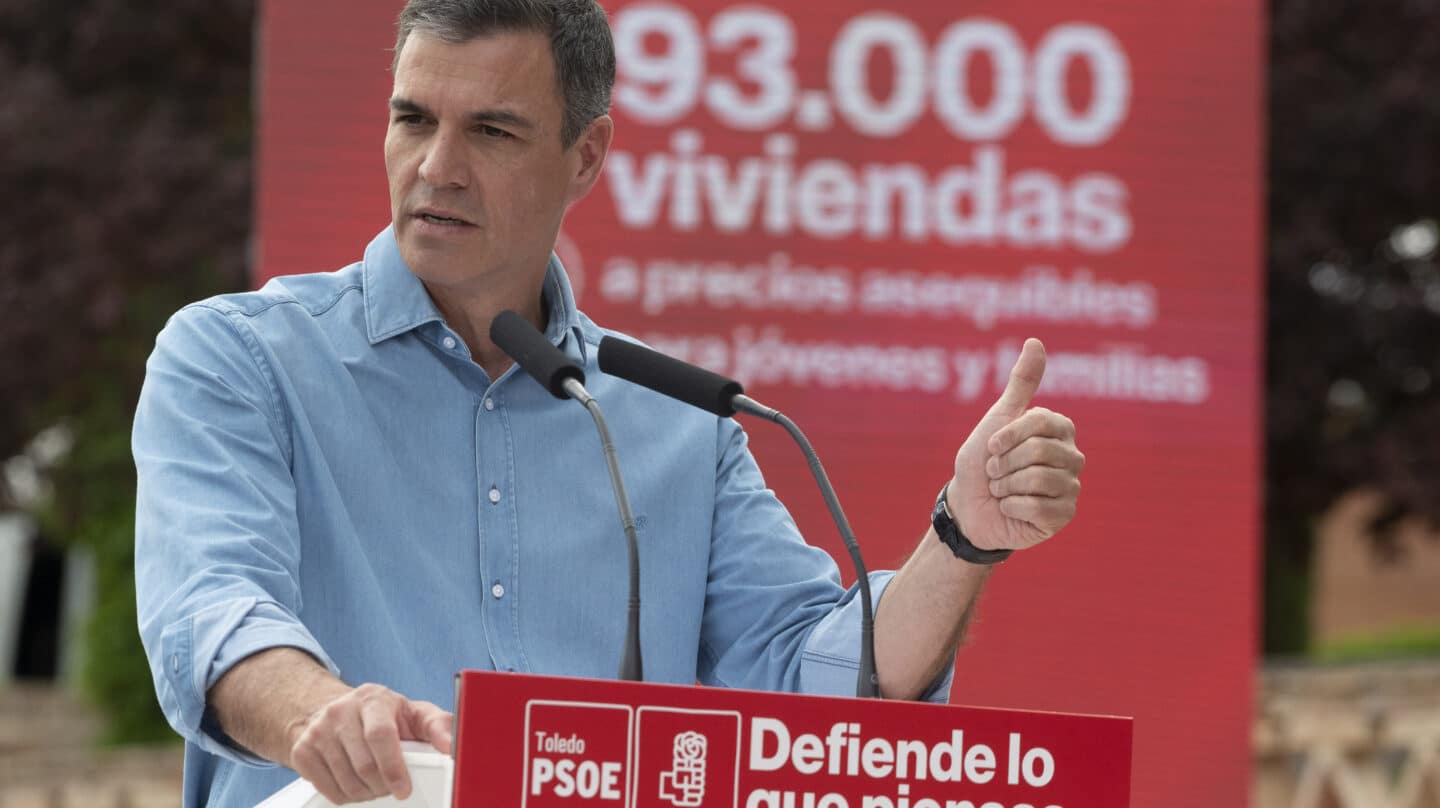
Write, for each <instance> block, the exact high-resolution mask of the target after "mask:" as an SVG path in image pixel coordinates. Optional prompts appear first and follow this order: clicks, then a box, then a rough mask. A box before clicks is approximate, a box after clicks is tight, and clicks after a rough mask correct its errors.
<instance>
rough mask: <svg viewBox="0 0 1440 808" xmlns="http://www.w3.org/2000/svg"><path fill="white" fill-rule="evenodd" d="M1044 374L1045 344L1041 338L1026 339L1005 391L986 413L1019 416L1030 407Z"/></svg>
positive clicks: (1010, 416)
mask: <svg viewBox="0 0 1440 808" xmlns="http://www.w3.org/2000/svg"><path fill="white" fill-rule="evenodd" d="M1044 375H1045V346H1044V345H1043V344H1042V343H1041V342H1040V340H1038V339H1035V338H1034V337H1031V338H1030V339H1027V340H1025V347H1023V348H1021V349H1020V358H1019V359H1016V360H1015V367H1014V368H1012V369H1011V370H1010V381H1009V382H1008V383H1007V384H1006V385H1005V392H1003V393H1001V394H1000V399H999V400H998V401H996V402H995V405H994V406H992V407H991V408H990V412H988V413H986V415H1003V416H1006V417H1009V418H1019V417H1020V416H1021V415H1023V414H1024V413H1025V410H1027V409H1029V407H1030V402H1031V401H1032V400H1034V398H1035V391H1036V390H1038V389H1040V379H1041V378H1042V377H1044Z"/></svg>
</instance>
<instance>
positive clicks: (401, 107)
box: [390, 98, 432, 118]
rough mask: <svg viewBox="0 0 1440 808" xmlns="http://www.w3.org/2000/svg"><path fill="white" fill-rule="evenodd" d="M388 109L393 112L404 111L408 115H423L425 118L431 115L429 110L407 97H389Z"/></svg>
mask: <svg viewBox="0 0 1440 808" xmlns="http://www.w3.org/2000/svg"><path fill="white" fill-rule="evenodd" d="M390 109H392V110H394V111H395V112H404V113H407V114H410V115H424V116H425V117H427V118H428V117H432V116H431V115H430V110H428V109H426V108H424V107H422V106H420V105H419V104H417V103H415V102H414V101H411V100H410V99H408V98H392V99H390Z"/></svg>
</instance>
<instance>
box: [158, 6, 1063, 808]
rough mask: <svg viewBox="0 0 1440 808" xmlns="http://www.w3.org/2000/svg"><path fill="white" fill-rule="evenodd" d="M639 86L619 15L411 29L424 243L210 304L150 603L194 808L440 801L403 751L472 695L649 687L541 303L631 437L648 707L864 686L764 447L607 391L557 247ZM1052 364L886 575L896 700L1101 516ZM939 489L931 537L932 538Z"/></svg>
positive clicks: (974, 439) (398, 62)
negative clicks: (489, 680)
mask: <svg viewBox="0 0 1440 808" xmlns="http://www.w3.org/2000/svg"><path fill="white" fill-rule="evenodd" d="M613 80H614V56H613V51H612V49H611V44H610V37H609V31H608V28H607V26H606V21H605V17H604V14H603V12H602V11H601V10H600V9H599V8H598V6H595V5H594V4H593V2H591V0H411V2H410V3H409V4H408V5H407V6H406V8H405V10H404V12H403V13H402V15H401V19H400V29H399V37H398V41H397V44H396V55H395V65H394V91H393V94H392V96H391V98H390V118H389V124H388V129H387V132H386V136H385V165H386V171H387V174H388V176H389V182H390V197H391V209H392V211H391V212H392V224H391V227H390V228H388V229H387V230H386V231H384V232H382V233H381V234H380V235H379V236H377V237H376V238H375V240H374V241H373V242H372V243H371V244H370V245H369V246H368V247H367V248H366V250H365V255H364V260H363V261H361V262H360V263H358V264H355V265H352V266H350V267H347V268H346V269H344V270H341V271H339V272H335V273H328V274H320V275H302V276H295V277H291V278H285V279H279V280H277V281H274V282H272V283H270V284H268V285H267V286H266V287H265V288H264V289H262V290H260V291H259V292H255V293H249V294H241V295H230V296H225V297H221V298H216V299H212V300H208V301H203V302H201V303H197V304H194V305H192V306H189V307H187V308H186V309H184V310H182V311H181V312H179V313H178V314H177V315H176V316H175V317H173V318H172V319H171V321H170V323H169V324H167V326H166V328H165V330H164V331H163V332H162V333H161V335H160V336H159V338H158V340H157V345H156V349H155V353H154V354H153V355H152V357H151V360H150V363H149V366H148V369H147V376H146V382H145V389H144V392H143V394H142V397H141V402H140V406H139V409H138V411H137V414H136V423H135V434H134V451H135V459H136V465H137V468H138V471H139V478H140V485H139V491H138V501H137V517H136V576H137V589H138V595H139V613H140V627H141V634H142V637H143V639H144V641H145V645H146V649H147V653H148V654H149V657H150V660H151V664H152V667H153V669H154V675H155V681H156V688H157V692H158V694H159V696H160V701H161V704H162V706H163V708H164V709H165V711H166V714H167V715H168V717H169V718H170V720H171V722H172V724H174V726H175V727H176V729H177V730H178V731H179V732H180V733H181V734H182V735H184V736H185V738H186V740H187V742H188V743H187V747H186V770H185V771H186V777H185V804H186V805H187V806H198V805H216V806H249V805H253V804H254V803H256V802H258V801H259V800H261V799H263V798H264V797H265V796H267V795H268V794H270V793H272V792H273V791H275V790H276V789H278V788H279V787H280V786H281V785H283V784H284V783H285V782H286V781H287V780H288V779H289V777H290V776H292V775H290V774H289V773H288V772H287V771H286V770H285V769H283V768H277V767H275V766H273V765H271V764H280V766H283V767H288V768H290V769H294V770H295V771H296V772H299V773H300V774H301V775H303V776H304V777H306V778H308V779H309V780H311V781H312V782H314V783H315V784H316V786H317V787H318V788H319V789H320V791H321V792H322V793H323V794H325V796H327V797H328V798H329V799H331V800H332V801H334V802H337V803H339V802H347V801H359V800H366V799H371V798H374V797H376V796H380V795H384V794H389V793H394V794H397V795H399V796H405V795H407V794H408V793H409V790H410V783H409V781H408V778H407V776H406V772H405V769H404V764H403V759H402V757H401V753H400V747H399V741H400V740H401V739H415V740H422V741H428V742H430V743H432V744H433V745H434V746H435V748H437V749H439V750H441V751H448V750H449V749H450V746H451V744H452V743H453V738H452V732H453V717H452V716H451V715H450V713H448V712H446V710H445V709H443V708H442V707H439V706H437V703H440V704H447V705H448V704H450V702H451V687H452V684H451V677H452V675H453V673H454V672H455V671H456V670H458V669H461V668H493V669H498V670H524V671H534V672H540V673H555V674H564V675H577V676H613V675H614V670H615V667H616V663H617V660H618V653H619V647H620V637H621V635H622V633H623V623H624V616H623V611H624V609H623V603H624V593H623V591H621V587H620V586H619V585H618V583H617V582H618V581H620V580H622V579H623V575H621V574H620V570H621V569H622V567H623V565H624V563H625V560H624V559H625V554H624V550H623V545H622V544H621V543H620V541H619V538H618V537H619V530H618V527H619V526H618V519H617V518H616V515H615V512H614V503H613V500H612V499H611V492H610V490H609V488H608V486H607V485H606V482H605V480H606V475H605V472H604V468H603V465H602V461H601V459H600V452H599V451H598V446H597V445H596V444H595V438H594V434H593V432H592V431H591V428H590V425H589V423H588V421H587V419H588V416H587V415H586V414H585V412H584V411H583V410H582V409H581V408H579V407H577V406H575V405H574V404H573V403H571V402H561V401H557V400H555V399H553V398H551V397H550V396H549V395H548V394H547V393H546V392H544V391H543V390H542V389H541V388H540V387H539V386H538V385H536V384H535V383H534V382H533V381H532V380H530V379H529V378H528V377H527V376H525V375H523V374H521V373H517V369H516V368H514V367H513V366H512V365H511V362H510V360H509V358H508V357H506V356H505V355H504V354H503V353H502V352H501V351H500V350H499V349H497V348H496V346H494V345H493V344H492V343H491V342H490V341H489V339H488V336H487V335H488V331H489V324H490V321H491V319H492V318H493V317H494V316H495V315H496V314H497V313H498V312H500V311H502V310H505V309H513V310H515V311H517V312H520V313H521V314H522V315H523V316H525V317H526V318H527V319H529V320H530V321H531V322H532V323H534V324H535V326H536V327H537V328H539V329H541V330H542V331H543V332H544V333H545V334H546V335H547V336H548V337H549V338H550V339H551V340H552V341H553V342H555V344H557V345H558V346H559V347H560V348H561V349H562V350H564V351H565V352H566V353H568V354H569V355H571V356H572V357H573V358H575V359H576V360H577V361H580V362H582V363H584V364H585V365H586V366H587V371H588V372H589V374H590V379H591V385H590V387H591V390H592V392H594V393H595V394H596V395H597V397H598V398H600V399H601V400H602V401H605V402H606V405H607V408H608V411H609V412H610V413H611V419H612V421H613V423H612V425H611V427H612V431H613V432H614V434H615V440H616V443H617V445H618V446H619V447H620V452H621V455H622V457H623V460H624V463H625V472H626V476H627V486H628V487H629V488H630V489H631V494H632V500H633V502H634V506H635V510H636V512H637V514H638V515H639V520H640V521H642V522H643V523H644V524H645V528H644V529H643V530H642V531H641V534H640V541H641V554H642V564H643V569H644V574H643V581H644V591H643V601H644V604H645V610H644V614H643V617H642V628H641V639H642V644H643V646H644V648H645V651H646V658H645V666H646V668H645V669H646V674H647V678H649V679H652V680H655V681H667V682H676V683H689V682H693V681H696V680H697V679H698V680H700V681H702V682H705V683H709V684H720V685H731V686H739V687H752V688H770V689H792V690H803V691H807V692H816V693H833V694H845V693H847V692H853V691H852V690H851V688H853V682H854V677H855V666H856V662H855V660H854V656H855V648H856V646H857V642H856V633H857V628H856V626H857V619H856V611H857V607H856V603H855V600H856V599H855V598H854V596H853V595H854V590H853V588H852V590H851V591H848V592H847V591H846V590H844V589H843V588H842V587H840V585H839V576H838V573H837V571H836V569H835V567H834V564H833V563H832V562H831V561H830V559H829V558H828V557H827V556H825V554H824V553H822V552H820V551H819V550H816V549H814V548H810V547H808V546H807V545H805V544H804V542H803V541H802V540H801V539H800V538H799V536H798V533H797V531H796V529H795V525H794V523H793V522H792V521H791V520H790V519H789V517H788V515H787V514H786V513H785V511H784V509H783V507H781V506H780V504H779V503H778V502H777V501H776V500H775V498H774V496H773V495H772V494H771V493H770V492H769V491H768V490H766V489H765V487H764V482H763V480H762V479H761V477H760V474H759V471H758V469H757V468H756V467H755V464H754V461H753V459H752V458H751V456H750V454H749V452H748V450H747V449H746V444H745V435H744V433H743V432H742V431H740V429H739V427H738V426H737V425H736V424H735V423H734V422H733V421H731V420H729V419H717V418H714V417H713V416H709V415H706V414H704V413H702V412H699V411H698V410H692V409H690V408H687V407H685V406H683V405H680V404H677V403H674V402H671V401H668V400H666V399H664V398H662V397H660V396H657V395H655V394H653V393H650V392H649V391H645V390H642V389H640V388H637V387H635V386H633V385H628V384H625V383H623V382H621V381H619V380H616V379H613V378H609V377H606V376H604V375H602V374H600V373H599V372H598V370H597V369H596V366H595V362H596V359H595V350H596V345H597V344H598V341H599V339H600V337H601V336H602V334H603V333H605V332H602V330H601V329H599V328H598V327H596V326H595V325H594V324H593V323H591V322H590V321H589V320H588V319H587V318H585V317H584V316H583V315H582V314H580V313H579V312H577V311H576V310H575V306H574V300H573V297H572V295H571V292H570V288H569V284H568V281H567V280H566V278H565V273H564V270H563V267H561V266H560V264H559V262H558V261H557V260H556V259H555V258H554V257H553V256H552V254H551V247H552V245H553V244H554V242H555V237H556V234H557V232H558V230H559V227H560V223H561V219H562V217H563V215H564V213H565V212H566V210H567V209H568V208H569V206H570V205H572V204H573V203H575V202H576V201H578V200H579V199H580V198H582V197H583V196H585V194H586V193H587V192H588V191H589V190H590V189H591V187H592V186H593V185H594V183H595V181H596V179H597V178H598V177H599V175H600V171H601V169H602V166H603V165H604V160H605V155H606V152H607V150H608V149H609V146H610V141H611V136H612V132H613V124H612V122H611V119H610V118H609V116H608V115H607V114H606V111H607V110H608V105H609V91H610V86H611V84H612V83H613ZM1043 369H1044V353H1043V349H1042V348H1041V347H1040V344H1039V343H1038V342H1036V341H1034V340H1031V341H1030V342H1028V343H1027V344H1026V346H1025V349H1024V352H1023V354H1022V356H1021V357H1020V359H1019V361H1018V363H1017V365H1016V368H1015V371H1014V373H1013V374H1012V377H1011V381H1010V384H1009V386H1008V388H1007V389H1006V391H1005V393H1004V394H1003V396H1002V397H1001V399H1000V400H999V401H998V402H997V403H996V404H995V406H994V407H993V408H992V409H991V410H990V411H989V412H988V413H987V414H986V415H985V417H984V418H983V419H982V420H981V422H980V424H979V425H978V426H977V427H976V428H975V431H974V433H973V434H972V435H971V436H970V438H969V439H968V440H967V441H966V442H965V444H964V445H963V446H962V447H961V448H960V450H959V452H958V454H957V455H956V457H955V460H954V465H953V468H952V469H950V470H949V471H946V472H945V474H938V475H937V482H941V481H943V480H944V479H945V476H946V475H949V476H950V480H949V482H948V483H947V484H946V487H945V489H944V494H943V496H944V501H945V504H946V508H947V509H948V510H946V511H944V512H943V513H942V514H941V516H940V521H939V522H937V524H940V525H941V527H942V528H944V531H943V532H944V533H945V534H946V535H945V537H944V538H945V541H942V539H941V537H940V536H939V535H937V533H936V531H935V528H934V527H932V528H931V529H930V530H929V532H928V533H927V534H926V536H925V537H924V538H923V539H922V540H921V541H920V543H919V546H918V548H917V549H916V551H915V553H914V554H913V556H912V557H911V558H910V560H909V561H908V562H907V563H906V565H905V566H904V568H903V569H902V570H900V571H899V572H898V573H896V574H894V576H893V578H892V577H891V574H890V573H876V574H875V575H874V577H873V583H874V587H875V589H876V591H877V592H879V593H880V594H879V601H878V602H879V608H878V616H877V627H876V638H877V667H878V672H879V678H880V687H881V691H882V693H883V694H884V695H885V696H887V697H891V698H928V699H932V700H936V701H943V700H944V699H945V698H946V695H947V693H948V689H949V680H950V672H949V670H948V668H949V664H950V661H951V660H952V658H953V656H954V653H955V649H956V646H957V644H958V642H959V639H960V635H961V633H962V629H963V626H964V623H965V619H966V615H967V614H968V613H969V609H970V605H971V604H972V602H973V600H974V598H975V596H976V593H977V592H978V591H979V589H980V587H981V584H982V583H983V581H984V579H985V577H986V575H987V574H988V572H989V570H990V569H991V567H990V566H989V562H993V561H994V560H997V558H998V557H999V556H1003V553H1000V552H998V551H1001V550H1006V549H1021V548H1025V547H1029V546H1032V545H1034V544H1038V543H1039V542H1041V541H1043V540H1045V539H1046V538H1048V537H1049V536H1051V535H1053V534H1054V533H1055V532H1056V531H1057V530H1059V529H1060V528H1061V527H1062V526H1063V525H1064V524H1066V523H1067V522H1068V521H1069V519H1070V518H1071V517H1072V515H1073V513H1074V509H1075V502H1076V497H1077V495H1078V491H1079V482H1078V478H1077V475H1078V473H1079V471H1080V468H1081V466H1082V465H1083V462H1084V458H1083V456H1082V455H1081V454H1080V452H1079V451H1078V450H1077V449H1076V448H1075V443H1074V429H1073V426H1072V425H1071V423H1070V422H1069V420H1068V419H1066V418H1064V417H1063V416H1060V415H1057V414H1055V413H1051V412H1049V411H1046V410H1042V409H1032V408H1030V406H1029V405H1030V399H1031V397H1032V396H1033V394H1034V392H1035V389H1036V387H1037V386H1038V384H1039V381H1040V376H1041V374H1042V373H1043ZM656 424H662V425H663V427H664V434H665V438H664V439H663V440H656V439H655V437H654V434H653V430H654V426H655V425H656ZM928 496H929V492H917V496H916V502H917V510H916V512H915V513H913V514H905V515H904V519H903V520H900V521H899V522H898V523H897V525H896V529H897V530H902V531H911V530H918V527H919V526H920V524H921V523H920V521H919V520H920V519H921V518H924V515H923V514H921V513H920V512H919V508H920V507H924V506H926V505H928V504H929V499H928ZM951 515H953V518H952V517H951ZM952 523H953V524H955V526H956V528H958V529H956V530H952V529H951V528H950V525H951V524H952ZM962 556H963V557H962ZM967 558H968V559H970V560H968V561H967V560H966V559H967ZM422 699H428V701H425V700H422ZM267 766H268V768H265V767H267Z"/></svg>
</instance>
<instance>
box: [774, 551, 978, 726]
mask: <svg viewBox="0 0 1440 808" xmlns="http://www.w3.org/2000/svg"><path fill="white" fill-rule="evenodd" d="M894 577H895V573H894V572H892V571H890V570H884V571H881V572H872V573H870V597H871V600H872V601H873V602H874V605H875V607H876V608H877V609H878V608H879V605H880V599H881V598H882V597H884V595H885V589H886V588H887V587H889V585H890V582H891V581H892V580H893V579H894ZM860 611H861V599H860V584H859V583H856V584H855V585H854V586H852V587H850V589H849V590H848V591H846V593H845V597H844V598H843V599H842V600H841V601H840V602H839V603H838V604H836V606H835V609H834V610H833V611H832V612H830V614H828V615H826V616H825V617H824V619H822V620H821V621H820V623H819V624H818V625H816V626H815V628H814V629H813V630H812V631H811V632H810V636H809V638H808V639H807V640H806V642H805V650H804V651H803V652H801V659H800V690H801V692H803V693H811V694H814V695H831V696H853V695H855V679H856V677H857V676H858V675H859V672H860ZM954 679H955V660H954V659H953V658H952V659H951V660H950V662H949V664H947V665H946V666H945V670H943V671H941V672H940V675H939V676H938V677H936V679H935V681H934V682H933V683H932V684H931V685H930V687H929V688H927V689H926V690H925V692H924V693H923V694H922V695H921V696H920V700H921V701H928V702H932V703H934V704H945V703H946V702H948V701H949V700H950V685H951V684H952V683H953V681H954Z"/></svg>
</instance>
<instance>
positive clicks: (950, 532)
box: [930, 482, 1015, 564]
mask: <svg viewBox="0 0 1440 808" xmlns="http://www.w3.org/2000/svg"><path fill="white" fill-rule="evenodd" d="M949 490H950V483H949V482H946V483H945V485H943V486H941V487H940V496H939V497H938V498H936V500H935V507H934V509H932V510H931V511H930V524H931V525H932V526H933V527H934V528H935V534H936V535H938V536H939V537H940V541H941V542H942V543H943V544H944V545H945V546H946V547H949V548H950V552H952V553H954V554H955V557H956V558H960V559H964V560H965V561H969V562H970V563H971V564H998V563H1000V562H1001V561H1004V560H1005V559H1007V558H1009V557H1010V554H1011V553H1013V552H1015V551H1014V550H982V549H980V548H979V547H976V546H975V545H973V544H971V543H970V540H969V539H968V538H966V537H965V534H964V533H962V532H960V526H959V525H957V524H955V519H954V517H952V516H951V515H950V506H949V505H948V504H947V503H946V502H945V493H946V492H947V491H949Z"/></svg>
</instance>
